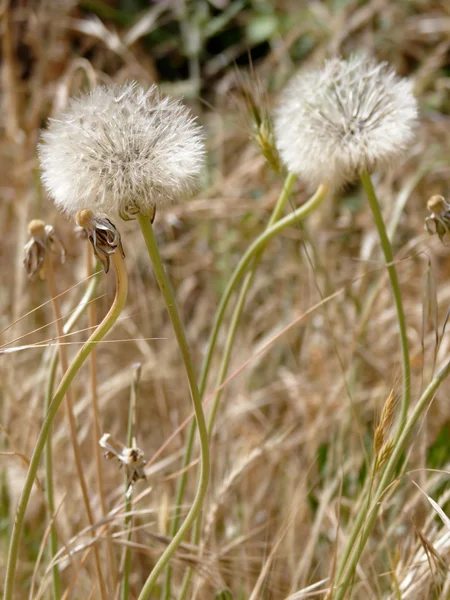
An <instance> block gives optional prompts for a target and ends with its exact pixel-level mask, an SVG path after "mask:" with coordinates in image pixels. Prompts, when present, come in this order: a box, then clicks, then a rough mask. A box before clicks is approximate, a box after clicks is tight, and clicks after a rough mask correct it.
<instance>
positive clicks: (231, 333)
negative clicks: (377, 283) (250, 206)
mask: <svg viewBox="0 0 450 600" xmlns="http://www.w3.org/2000/svg"><path fill="white" fill-rule="evenodd" d="M295 180H296V176H295V175H293V174H289V175H288V176H287V178H286V181H285V184H284V186H283V190H282V192H281V194H280V197H279V199H278V202H277V203H276V205H275V207H274V210H273V212H272V215H271V217H270V219H269V222H268V224H267V227H266V230H265V232H264V233H266V232H268V231H270V229H271V227H272V226H273V225H274V224H275V223H276V222H278V221H279V219H280V217H281V215H282V213H283V210H284V207H285V206H286V202H287V201H288V199H289V196H290V194H291V191H292V187H293V185H294V183H295ZM326 192H327V189H326V187H325V186H320V187H319V189H318V190H317V192H316V193H315V194H314V195H313V196H312V197H311V198H310V199H309V200H308V201H307V202H306V203H305V204H303V206H301V207H300V209H298V212H297V211H296V212H297V219H296V220H299V219H303V218H305V217H306V216H307V215H309V214H310V213H311V212H312V211H313V210H315V209H316V208H317V207H318V206H319V205H320V204H321V202H322V200H323V199H324V197H325V194H326ZM300 213H301V214H300ZM264 233H263V235H264ZM267 243H268V240H267V242H265V243H263V244H261V245H260V246H259V247H258V250H257V251H256V252H255V253H254V255H253V257H252V261H253V262H252V265H251V267H250V270H249V272H248V273H247V275H246V277H245V279H244V282H243V284H242V287H241V290H240V292H239V296H238V300H237V303H236V305H235V308H234V311H233V315H232V318H231V324H230V327H229V329H228V335H227V339H226V342H225V349H224V353H223V356H222V361H221V364H220V367H219V375H218V378H217V381H216V389H219V388H220V386H221V385H222V384H223V382H224V381H225V378H226V376H227V372H228V366H229V363H230V357H231V351H232V348H233V344H234V340H235V337H236V333H237V330H238V326H239V321H240V318H241V315H242V311H243V309H244V306H245V301H246V298H247V294H248V291H249V290H250V287H251V285H252V282H253V279H254V277H255V274H256V271H257V268H258V265H259V263H260V261H261V258H262V255H263V253H264V250H265V247H266V245H267ZM232 280H233V277H232ZM238 281H239V279H236V284H235V285H237V283H238ZM232 291H233V290H231V291H230V292H228V288H227V290H226V291H225V294H224V296H225V297H227V298H228V299H229V298H230V297H231V293H232ZM225 309H226V304H225V305H224V307H223V310H221V308H220V306H219V309H218V312H221V318H220V319H216V320H215V322H214V328H213V332H212V334H211V337H210V344H209V345H208V350H207V355H206V357H205V361H204V368H203V369H202V378H201V382H200V392H201V394H202V396H203V395H204V393H205V390H206V384H207V379H208V374H209V367H210V364H211V359H212V354H213V352H214V348H215V343H216V340H217V335H218V331H219V328H220V326H221V323H222V321H223V316H224V313H225ZM222 391H223V390H219V391H217V392H216V393H215V394H214V397H213V400H212V403H211V412H210V415H209V420H208V436H209V437H210V436H211V434H212V431H213V428H214V422H215V417H216V414H217V409H218V406H219V402H220V399H221V397H222ZM191 429H192V425H191ZM189 441H190V439H188V443H187V444H186V452H185V457H184V461H183V467H185V466H187V465H188V464H189V462H190V459H191V456H190V454H189V455H188V450H189ZM191 445H192V444H191ZM190 451H192V448H191V449H190ZM185 473H186V471H183V474H182V476H184V475H185ZM182 500H183V499H182V497H180V498H177V500H176V507H177V508H178V507H180V506H181V504H182ZM200 533H201V519H198V520H197V522H196V526H195V529H194V536H193V543H194V544H198V543H199V540H200ZM191 573H192V570H188V571H187V573H186V576H185V579H184V583H183V587H182V592H181V594H180V600H182V599H183V598H185V597H186V594H187V591H188V584H189V581H190V577H191Z"/></svg>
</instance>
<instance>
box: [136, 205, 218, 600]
mask: <svg viewBox="0 0 450 600" xmlns="http://www.w3.org/2000/svg"><path fill="white" fill-rule="evenodd" d="M138 220H139V225H140V227H141V230H142V234H143V236H144V240H145V244H146V246H147V250H148V254H149V256H150V260H151V261H152V265H153V269H154V272H155V276H156V280H157V282H158V286H159V289H160V290H161V293H162V295H163V297H164V301H165V303H166V307H167V311H168V313H169V316H170V319H171V321H172V327H173V330H174V332H175V336H176V338H177V342H178V346H179V348H180V352H181V355H182V358H183V362H184V367H185V370H186V375H187V378H188V381H189V388H190V392H191V397H192V403H193V405H194V412H195V419H196V422H197V427H198V432H199V437H200V448H201V462H200V474H199V481H198V486H197V492H196V494H195V498H194V501H193V503H192V506H191V508H190V510H189V512H188V514H187V516H186V518H185V520H184V522H183V524H182V525H181V527H180V529H179V530H178V532H177V533H176V535H175V536H174V537H173V538H172V541H171V542H170V543H169V545H168V546H167V548H166V549H165V551H164V552H163V554H162V555H161V557H160V558H159V560H158V562H157V563H156V565H155V566H154V568H153V570H152V572H151V573H150V575H149V576H148V578H147V581H146V582H145V584H144V587H143V588H142V590H141V593H140V594H139V598H138V600H144V599H146V598H149V597H150V593H151V591H152V589H153V587H154V585H155V583H156V581H157V579H158V577H159V575H160V573H161V572H162V570H163V569H164V567H165V566H166V565H167V563H168V562H169V560H170V558H171V557H172V555H173V554H174V552H175V551H176V550H177V548H178V547H179V545H180V544H181V542H182V541H183V539H184V537H185V536H186V534H187V532H188V530H189V529H190V527H191V526H192V524H193V522H194V521H195V519H196V518H197V516H198V515H199V513H200V511H201V508H202V504H203V499H204V497H205V494H206V490H207V487H208V479H209V468H210V465H209V448H208V433H207V430H206V422H205V416H204V414H203V407H202V401H201V397H200V393H199V390H198V386H197V376H196V373H195V370H194V365H193V362H192V358H191V353H190V350H189V345H188V342H187V339H186V335H185V332H184V328H183V324H182V322H181V318H180V315H179V313H178V309H177V305H176V302H175V296H174V294H173V292H172V289H171V286H170V282H169V280H168V278H167V275H166V272H165V270H164V266H163V264H162V261H161V256H160V254H159V249H158V245H157V243H156V238H155V234H154V232H153V226H152V223H151V221H150V219H148V218H147V217H144V216H143V215H140V214H139V215H138Z"/></svg>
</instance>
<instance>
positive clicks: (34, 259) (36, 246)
mask: <svg viewBox="0 0 450 600" xmlns="http://www.w3.org/2000/svg"><path fill="white" fill-rule="evenodd" d="M28 233H29V234H30V236H31V239H30V240H29V241H28V242H27V243H26V245H25V248H24V250H25V258H24V260H23V264H24V266H25V270H26V272H27V273H28V277H30V278H31V277H33V276H34V275H35V274H36V273H37V272H41V269H42V266H43V264H44V260H45V257H46V254H47V250H50V252H55V253H57V254H59V257H60V260H61V262H62V263H63V262H64V260H65V257H66V250H65V248H64V245H63V243H62V241H61V240H60V239H59V237H58V236H57V234H56V231H55V228H54V227H53V226H52V225H46V224H45V223H44V221H41V220H40V219H33V220H32V221H30V222H29V223H28Z"/></svg>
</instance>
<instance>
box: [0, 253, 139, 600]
mask: <svg viewBox="0 0 450 600" xmlns="http://www.w3.org/2000/svg"><path fill="white" fill-rule="evenodd" d="M112 261H113V264H114V267H115V271H116V281H117V288H116V296H115V298H114V302H113V304H112V306H111V308H110V309H109V311H108V314H107V315H106V317H105V318H104V319H103V321H102V322H101V323H100V325H99V326H98V327H97V329H96V330H95V331H94V332H93V333H92V335H91V336H90V337H89V339H88V340H87V342H86V343H85V344H84V345H83V346H82V348H81V349H80V350H79V352H78V354H77V355H76V356H75V358H74V359H73V361H72V363H71V365H70V367H69V369H68V370H67V371H66V372H65V373H64V376H63V378H62V380H61V382H60V384H59V386H58V389H57V390H56V394H55V396H54V398H53V400H52V402H51V404H50V406H49V409H48V412H47V416H46V417H45V419H44V422H43V423H42V427H41V431H40V432H39V437H38V439H37V442H36V445H35V448H34V450H33V454H32V456H31V460H30V466H29V467H28V473H27V476H26V479H25V484H24V487H23V490H22V494H21V496H20V500H19V504H18V506H17V511H16V518H15V521H14V526H13V530H12V535H11V541H10V545H9V552H8V563H7V567H6V578H5V590H4V592H5V593H4V600H12V599H13V592H14V580H15V573H16V567H17V558H18V552H19V542H20V538H21V533H22V527H23V521H24V517H25V512H26V509H27V505H28V501H29V499H30V494H31V490H32V487H33V483H34V480H35V478H36V474H37V470H38V468H39V462H40V459H41V456H42V453H43V451H44V448H45V444H46V441H47V437H48V434H49V431H50V429H51V427H52V423H53V420H54V418H55V416H56V413H57V412H58V409H59V407H60V405H61V402H62V401H63V399H64V396H65V394H66V391H67V388H68V387H69V385H70V383H71V382H72V380H73V379H74V377H75V375H76V374H77V373H78V371H79V370H80V368H81V366H82V365H83V363H84V362H85V361H86V359H87V358H88V356H89V354H90V353H91V351H92V349H93V348H94V347H95V346H96V344H98V343H99V342H100V341H101V340H102V338H103V337H104V336H105V335H106V334H107V333H108V331H109V330H110V329H111V327H112V326H113V325H114V323H115V322H116V320H117V318H118V317H119V315H120V313H121V311H122V308H123V306H124V304H125V301H126V298H127V292H128V278H127V273H126V270H125V265H124V262H123V259H122V257H121V255H120V252H115V253H114V254H113V255H112Z"/></svg>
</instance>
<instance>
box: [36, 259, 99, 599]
mask: <svg viewBox="0 0 450 600" xmlns="http://www.w3.org/2000/svg"><path fill="white" fill-rule="evenodd" d="M44 264H45V277H46V279H47V286H48V291H49V294H50V298H51V299H52V305H53V312H54V313H55V322H56V331H57V333H58V353H59V362H60V365H61V371H62V373H63V375H64V373H65V372H66V371H67V369H68V368H69V360H68V358H67V350H66V346H65V345H64V344H63V343H62V341H63V336H64V331H63V324H62V316H61V306H60V303H59V298H58V291H57V289H56V281H55V274H54V271H53V264H52V257H51V254H50V252H47V255H46V258H45V263H44ZM65 404H66V414H67V420H68V422H69V431H70V441H71V444H72V449H73V455H74V460H75V468H76V471H77V476H78V480H79V482H80V487H81V493H82V496H83V502H84V507H85V510H86V516H87V519H88V523H89V525H90V529H91V536H92V537H93V538H95V529H94V527H93V525H94V515H93V513H92V509H91V503H90V500H89V493H88V489H87V483H86V478H85V476H84V469H83V464H82V459H81V449H80V445H79V443H78V439H77V424H76V420H75V413H74V410H73V397H72V390H71V388H70V387H68V388H67V391H66V395H65ZM93 550H94V560H95V569H96V571H97V577H98V583H99V588H100V597H101V598H102V600H105V599H106V588H105V581H104V579H103V573H102V568H101V561H100V553H99V550H98V545H97V544H94V548H93Z"/></svg>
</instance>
